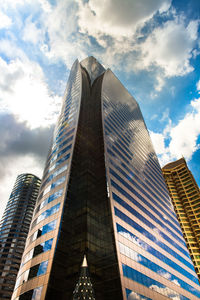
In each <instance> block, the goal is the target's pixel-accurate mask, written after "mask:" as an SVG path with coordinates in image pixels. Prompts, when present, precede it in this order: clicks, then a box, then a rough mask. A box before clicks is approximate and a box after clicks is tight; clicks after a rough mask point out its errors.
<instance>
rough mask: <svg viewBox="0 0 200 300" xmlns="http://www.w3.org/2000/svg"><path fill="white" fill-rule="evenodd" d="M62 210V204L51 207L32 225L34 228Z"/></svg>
mask: <svg viewBox="0 0 200 300" xmlns="http://www.w3.org/2000/svg"><path fill="white" fill-rule="evenodd" d="M59 208H60V203H58V204H56V205H54V206H52V207H50V208H49V209H47V210H45V211H44V212H43V213H42V214H41V215H40V216H39V217H38V218H37V219H35V221H34V222H33V224H32V228H33V227H34V226H35V225H36V224H38V223H39V222H40V221H42V220H44V219H46V218H48V217H50V216H51V215H53V214H55V213H56V212H57V211H58V210H59Z"/></svg>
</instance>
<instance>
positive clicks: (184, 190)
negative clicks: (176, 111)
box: [162, 158, 200, 279]
mask: <svg viewBox="0 0 200 300" xmlns="http://www.w3.org/2000/svg"><path fill="white" fill-rule="evenodd" d="M162 170H163V175H164V178H165V181H166V184H167V187H168V190H169V193H170V196H171V198H172V201H173V204H174V208H175V211H176V214H177V217H178V220H179V223H180V225H181V229H182V231H183V234H184V237H185V240H186V244H187V247H188V249H189V252H190V255H191V258H192V261H193V263H194V266H195V270H196V272H197V274H198V276H199V279H200V191H199V187H198V185H197V183H196V181H195V179H194V177H193V175H192V173H191V172H190V170H189V169H188V166H187V164H186V161H185V159H184V158H181V159H179V160H177V161H174V162H172V163H169V164H167V165H166V166H164V167H163V169H162Z"/></svg>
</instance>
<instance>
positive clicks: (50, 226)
mask: <svg viewBox="0 0 200 300" xmlns="http://www.w3.org/2000/svg"><path fill="white" fill-rule="evenodd" d="M56 223H57V220H53V221H52V222H50V223H48V224H46V225H44V226H43V227H42V228H41V231H42V233H41V235H43V234H46V233H48V232H50V231H52V230H54V229H55V228H56Z"/></svg>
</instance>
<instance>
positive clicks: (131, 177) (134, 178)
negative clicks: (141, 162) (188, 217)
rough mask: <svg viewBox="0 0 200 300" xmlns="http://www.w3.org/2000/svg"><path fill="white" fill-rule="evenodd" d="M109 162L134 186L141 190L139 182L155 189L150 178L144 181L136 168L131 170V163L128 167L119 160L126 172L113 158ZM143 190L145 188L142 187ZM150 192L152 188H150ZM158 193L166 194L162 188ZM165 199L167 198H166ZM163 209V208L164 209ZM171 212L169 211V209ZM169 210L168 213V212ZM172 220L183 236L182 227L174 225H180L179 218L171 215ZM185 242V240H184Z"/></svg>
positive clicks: (160, 194) (172, 224)
mask: <svg viewBox="0 0 200 300" xmlns="http://www.w3.org/2000/svg"><path fill="white" fill-rule="evenodd" d="M109 162H110V163H111V165H113V166H114V167H115V168H116V169H117V170H118V171H119V172H120V173H121V174H122V175H123V176H124V177H125V178H127V179H129V181H130V182H131V183H134V186H136V187H137V188H138V189H139V190H140V189H141V186H140V185H138V182H139V183H140V184H141V185H142V186H143V187H145V188H146V189H148V186H150V187H151V188H152V189H153V190H155V185H153V184H151V182H150V181H149V180H145V182H143V181H142V180H141V179H140V177H139V176H138V175H137V174H136V172H137V171H136V170H134V173H133V172H132V171H131V170H130V167H131V165H130V164H129V167H127V165H126V164H124V163H123V162H122V161H120V162H119V160H118V164H120V165H121V166H122V167H123V168H124V169H125V170H126V171H127V172H128V173H126V172H124V171H123V169H122V168H120V167H119V166H118V165H117V164H116V162H114V161H113V160H112V159H111V158H110V159H109ZM142 190H143V189H142ZM149 192H150V190H149ZM156 193H157V194H158V195H159V196H160V197H161V198H162V199H163V197H164V195H163V193H160V189H159V190H156ZM152 195H155V193H154V192H152ZM164 200H165V198H164ZM161 202H162V201H161ZM162 210H163V209H162ZM168 212H169V211H168ZM168 212H167V214H168ZM170 217H171V216H170ZM171 220H172V221H173V223H172V222H170V223H169V224H170V226H172V227H173V228H174V229H175V230H176V231H178V232H179V233H180V235H181V237H182V232H181V230H180V229H178V228H177V227H176V226H174V223H175V224H177V225H178V222H177V220H174V218H173V217H171ZM182 242H183V241H182Z"/></svg>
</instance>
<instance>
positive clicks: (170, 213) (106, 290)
mask: <svg viewBox="0 0 200 300" xmlns="http://www.w3.org/2000/svg"><path fill="white" fill-rule="evenodd" d="M84 255H86V257H87V262H88V269H89V273H90V278H91V283H92V286H93V288H94V293H95V299H97V300H104V299H105V300H108V299H109V300H110V299H115V300H122V299H128V300H133V299H140V300H147V299H159V300H162V299H163V300H164V299H174V300H175V299H176V300H189V299H194V300H195V299H199V297H200V286H199V282H198V279H197V276H196V273H195V270H194V267H193V264H192V262H191V259H190V256H189V254H188V250H187V248H186V245H185V242H184V239H183V236H182V232H181V229H180V226H179V224H178V221H177V219H176V215H175V213H174V210H173V207H172V204H171V200H170V198H169V195H168V192H167V188H166V185H165V182H164V179H163V176H162V171H161V168H160V166H159V163H158V159H157V157H156V154H155V152H154V149H153V146H152V143H151V140H150V137H149V134H148V131H147V128H146V126H145V123H144V120H143V117H142V114H141V111H140V108H139V106H138V104H137V102H136V101H135V99H134V98H133V97H132V96H131V95H130V94H129V93H128V91H127V90H126V89H125V88H124V86H123V85H122V84H121V82H120V81H119V80H118V79H117V78H116V77H115V75H114V74H113V73H112V71H111V70H109V69H107V70H105V69H104V67H103V66H102V65H101V64H99V63H98V62H97V61H96V59H95V58H93V57H89V58H86V59H85V60H83V61H82V62H80V63H79V61H78V60H77V61H75V63H74V65H73V67H72V70H71V73H70V76H69V80H68V83H67V88H66V91H65V95H64V98H63V107H62V111H61V114H60V117H59V120H58V123H57V126H56V128H55V132H54V137H53V141H52V147H51V150H50V152H49V155H48V158H47V163H46V167H45V170H44V175H43V179H42V185H41V189H40V193H39V197H38V201H37V205H36V209H35V215H34V217H33V221H32V224H31V229H30V232H29V237H28V241H27V245H26V249H25V252H24V255H23V261H22V265H21V268H20V271H19V274H18V279H17V282H16V286H15V291H14V293H13V296H12V299H13V300H18V299H20V300H23V299H47V300H51V299H56V297H59V298H60V299H63V300H64V299H73V291H74V289H75V286H76V283H77V282H78V278H79V274H80V269H81V264H82V260H83V257H84ZM83 290H84V293H85V291H86V289H85V288H84V289H83ZM80 291H81V289H80ZM84 295H86V294H84ZM84 297H86V298H85V299H90V298H89V297H90V296H89V294H88V295H86V296H84Z"/></svg>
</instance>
